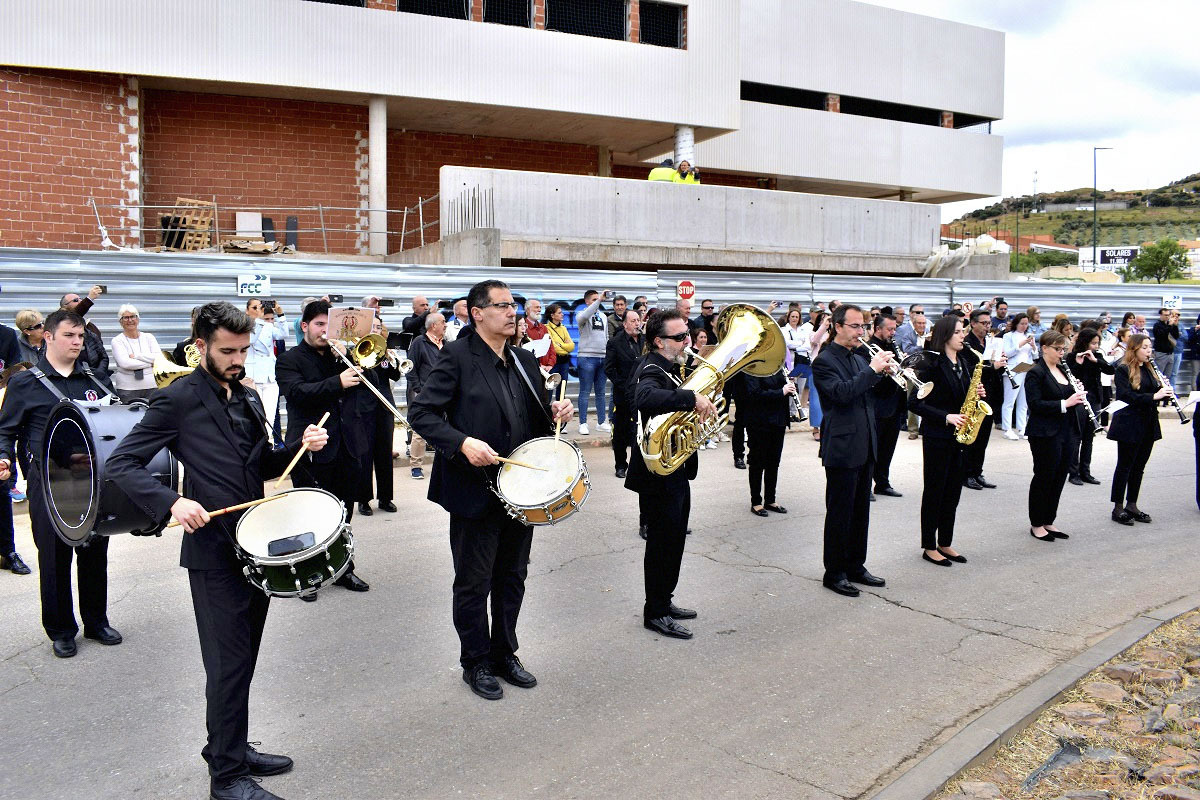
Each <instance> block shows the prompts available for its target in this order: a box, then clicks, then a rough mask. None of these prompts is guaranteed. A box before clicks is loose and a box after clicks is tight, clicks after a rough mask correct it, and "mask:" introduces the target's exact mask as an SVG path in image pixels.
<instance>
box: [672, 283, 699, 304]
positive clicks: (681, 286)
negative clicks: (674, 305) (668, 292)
mask: <svg viewBox="0 0 1200 800" xmlns="http://www.w3.org/2000/svg"><path fill="white" fill-rule="evenodd" d="M675 296H676V297H678V298H679V299H680V300H691V299H692V298H693V297H695V296H696V284H694V283H692V282H691V281H680V282H679V283H677V284H675Z"/></svg>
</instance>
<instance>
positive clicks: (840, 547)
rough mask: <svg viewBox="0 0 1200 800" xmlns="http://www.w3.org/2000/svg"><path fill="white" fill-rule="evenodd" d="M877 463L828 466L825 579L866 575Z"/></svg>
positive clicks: (826, 478) (826, 470) (826, 475)
mask: <svg viewBox="0 0 1200 800" xmlns="http://www.w3.org/2000/svg"><path fill="white" fill-rule="evenodd" d="M874 473H875V464H874V463H873V462H871V461H867V463H865V464H863V465H862V466H861V467H853V468H843V467H826V468H825V555H824V560H825V580H826V581H835V580H840V579H842V578H847V577H857V576H859V575H861V574H862V571H863V570H864V569H865V568H866V563H867V529H868V528H869V527H870V524H871V480H872V476H873V475H874Z"/></svg>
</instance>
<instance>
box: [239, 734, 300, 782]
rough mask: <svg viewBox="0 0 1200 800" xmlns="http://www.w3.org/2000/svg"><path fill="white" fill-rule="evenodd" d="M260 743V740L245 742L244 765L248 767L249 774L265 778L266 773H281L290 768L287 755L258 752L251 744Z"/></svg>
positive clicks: (290, 762)
mask: <svg viewBox="0 0 1200 800" xmlns="http://www.w3.org/2000/svg"><path fill="white" fill-rule="evenodd" d="M256 744H261V742H247V743H246V766H247V767H249V768H250V774H251V775H253V776H255V777H257V778H265V777H267V776H268V775H282V774H283V773H285V772H288V771H289V770H291V768H292V760H291V759H290V758H288V757H287V756H277V755H272V754H271V753H260V752H258V751H257V750H255V749H254V748H253V747H252V746H251V745H256Z"/></svg>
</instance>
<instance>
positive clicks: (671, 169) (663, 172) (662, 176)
mask: <svg viewBox="0 0 1200 800" xmlns="http://www.w3.org/2000/svg"><path fill="white" fill-rule="evenodd" d="M646 180H648V181H666V182H667V183H671V182H672V181H674V180H675V162H673V161H672V160H671V159H669V158H665V159H663V160H662V163H660V164H659V165H658V166H657V167H655V168H654V169H652V170H650V174H649V175H648V176H646Z"/></svg>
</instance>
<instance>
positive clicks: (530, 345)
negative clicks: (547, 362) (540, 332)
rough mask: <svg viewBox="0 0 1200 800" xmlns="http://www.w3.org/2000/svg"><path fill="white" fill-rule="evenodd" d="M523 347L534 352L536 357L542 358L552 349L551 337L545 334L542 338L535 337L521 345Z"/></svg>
mask: <svg viewBox="0 0 1200 800" xmlns="http://www.w3.org/2000/svg"><path fill="white" fill-rule="evenodd" d="M521 347H522V348H523V349H525V350H528V351H529V352H531V353H533V355H534V356H535V357H537V358H541V357H542V356H544V355H546V353H548V352H549V351H550V337H549V336H543V337H542V338H541V339H534V340H533V341H531V342H526V343H525V344H523V345H521Z"/></svg>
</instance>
